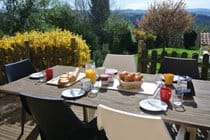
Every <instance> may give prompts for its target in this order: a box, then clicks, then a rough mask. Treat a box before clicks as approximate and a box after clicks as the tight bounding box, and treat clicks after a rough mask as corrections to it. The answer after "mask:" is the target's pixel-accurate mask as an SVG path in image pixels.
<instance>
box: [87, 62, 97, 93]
mask: <svg viewBox="0 0 210 140" xmlns="http://www.w3.org/2000/svg"><path fill="white" fill-rule="evenodd" d="M85 69H86V70H85V75H86V78H89V79H90V81H91V83H92V84H91V90H90V93H89V94H88V96H89V97H96V96H97V94H98V91H99V88H98V87H97V86H95V82H96V79H97V76H96V70H95V62H94V61H90V62H88V63H86V64H85Z"/></svg>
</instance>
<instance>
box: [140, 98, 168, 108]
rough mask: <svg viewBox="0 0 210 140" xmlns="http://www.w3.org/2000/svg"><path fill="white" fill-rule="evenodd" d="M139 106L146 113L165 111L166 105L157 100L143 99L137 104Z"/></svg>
mask: <svg viewBox="0 0 210 140" xmlns="http://www.w3.org/2000/svg"><path fill="white" fill-rule="evenodd" d="M139 106H140V107H141V108H143V109H145V110H147V111H166V110H167V108H168V105H167V104H166V103H165V102H163V101H161V100H158V99H145V100H142V101H140V102H139Z"/></svg>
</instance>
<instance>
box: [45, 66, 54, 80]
mask: <svg viewBox="0 0 210 140" xmlns="http://www.w3.org/2000/svg"><path fill="white" fill-rule="evenodd" d="M45 74H46V78H47V80H50V79H52V78H53V69H50V68H48V69H46V70H45Z"/></svg>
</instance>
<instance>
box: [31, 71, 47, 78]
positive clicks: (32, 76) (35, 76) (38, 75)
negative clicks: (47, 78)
mask: <svg viewBox="0 0 210 140" xmlns="http://www.w3.org/2000/svg"><path fill="white" fill-rule="evenodd" d="M29 77H30V78H31V79H40V78H42V77H44V74H43V72H35V73H32V74H31V75H30V76H29Z"/></svg>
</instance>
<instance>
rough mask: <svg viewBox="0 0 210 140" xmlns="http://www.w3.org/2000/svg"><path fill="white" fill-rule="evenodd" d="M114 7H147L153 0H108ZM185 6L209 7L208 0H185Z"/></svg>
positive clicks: (209, 2) (209, 1) (209, 0)
mask: <svg viewBox="0 0 210 140" xmlns="http://www.w3.org/2000/svg"><path fill="white" fill-rule="evenodd" d="M110 1H111V5H112V6H111V7H112V8H114V9H116V8H117V9H147V8H148V5H149V3H151V2H153V1H154V0H110ZM185 2H186V8H207V9H210V0H185Z"/></svg>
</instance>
